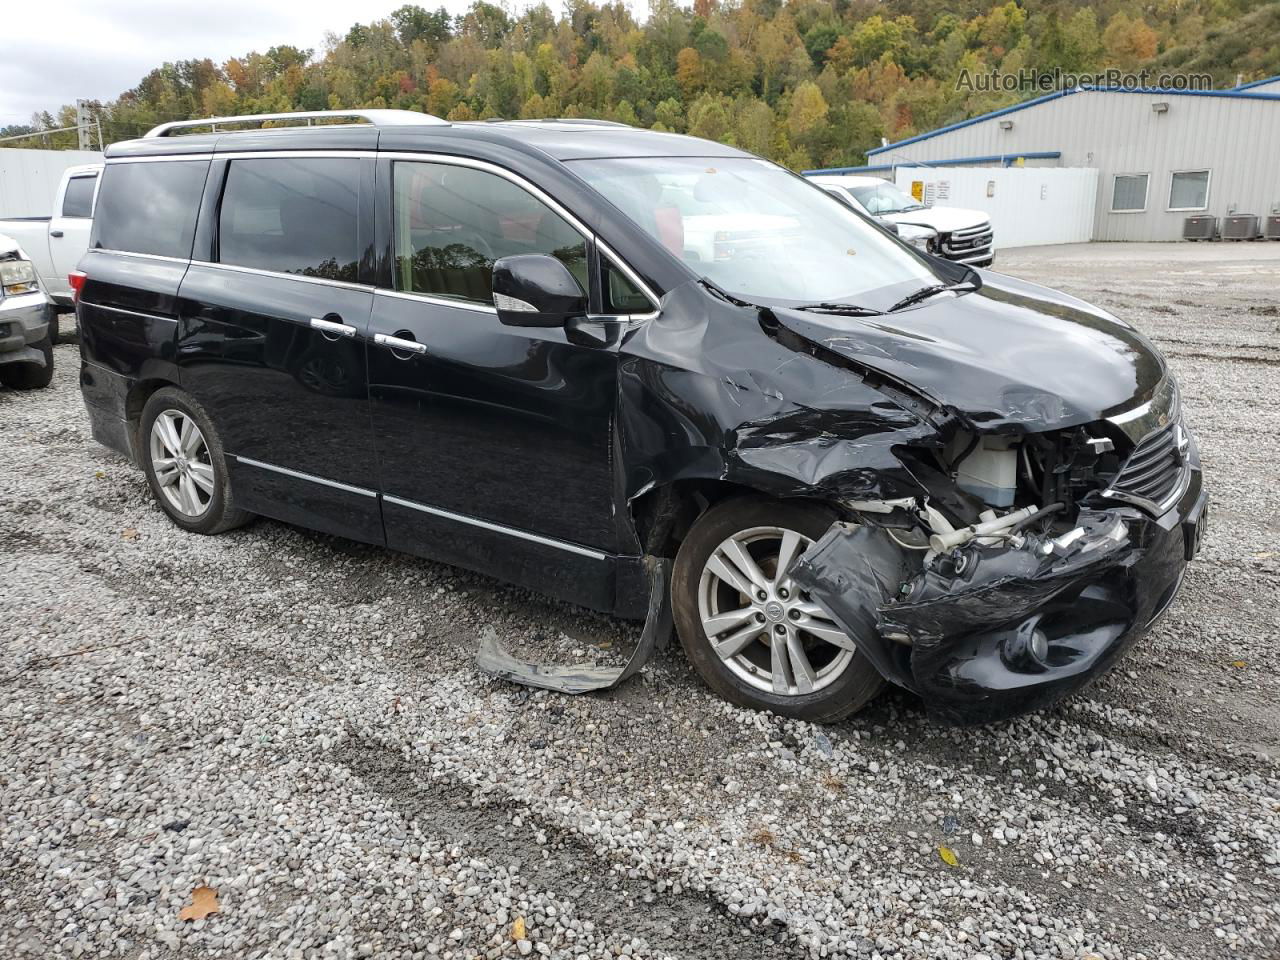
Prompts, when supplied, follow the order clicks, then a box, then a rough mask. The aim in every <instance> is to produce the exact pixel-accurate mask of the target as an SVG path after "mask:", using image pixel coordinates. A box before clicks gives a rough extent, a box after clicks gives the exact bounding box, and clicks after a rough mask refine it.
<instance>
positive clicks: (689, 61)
mask: <svg viewBox="0 0 1280 960" xmlns="http://www.w3.org/2000/svg"><path fill="white" fill-rule="evenodd" d="M676 82H677V83H678V84H680V89H681V90H682V91H683V92H684V95H685V97H686V98H692V97H693V95H694V94H695V93H697V92H698V91H699V90H701V89H702V84H703V76H702V55H701V54H699V53H698V51H697V50H695V49H693V47H685V48H684V49H683V50H681V51H680V52H679V53H678V54H676Z"/></svg>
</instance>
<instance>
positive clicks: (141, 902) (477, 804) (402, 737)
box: [0, 244, 1280, 960]
mask: <svg viewBox="0 0 1280 960" xmlns="http://www.w3.org/2000/svg"><path fill="white" fill-rule="evenodd" d="M999 266H1000V268H1001V269H1002V270H1005V271H1008V272H1010V273H1014V274H1017V275H1019V276H1024V277H1028V278H1030V279H1033V280H1038V281H1041V282H1045V283H1049V284H1051V285H1055V286H1060V287H1062V288H1065V289H1067V290H1069V291H1071V292H1074V293H1077V294H1079V295H1082V296H1084V297H1086V298H1090V299H1093V300H1096V301H1098V302H1100V303H1102V304H1104V305H1106V306H1107V307H1109V308H1111V309H1112V310H1114V312H1116V313H1117V314H1118V315H1120V316H1122V317H1124V318H1127V319H1130V320H1132V321H1134V322H1135V323H1136V324H1138V325H1139V326H1140V327H1142V328H1143V329H1145V330H1147V331H1148V332H1150V333H1152V334H1153V335H1154V336H1155V338H1156V340H1157V341H1158V343H1159V344H1160V346H1161V347H1162V348H1163V349H1164V350H1165V352H1166V354H1167V355H1168V356H1169V357H1170V359H1171V361H1172V363H1173V366H1174V367H1175V369H1176V370H1177V372H1178V374H1179V376H1180V377H1181V380H1182V384H1183V392H1184V398H1185V402H1186V405H1187V407H1188V408H1189V410H1190V418H1191V421H1192V423H1193V426H1194V427H1195V429H1196V430H1197V432H1198V434H1199V437H1200V441H1201V445H1202V449H1203V452H1204V458H1205V461H1206V469H1207V472H1208V474H1209V482H1210V483H1211V485H1212V491H1213V496H1214V510H1215V513H1214V517H1213V523H1214V526H1213V529H1212V531H1211V533H1210V536H1209V539H1208V542H1207V544H1206V546H1205V552H1204V554H1202V559H1201V560H1200V562H1198V563H1197V564H1195V565H1194V567H1193V568H1192V570H1191V573H1190V575H1189V578H1188V581H1187V584H1186V588H1185V590H1184V592H1183V594H1182V597H1181V599H1180V600H1179V602H1178V603H1177V604H1176V605H1175V606H1174V608H1173V610H1172V612H1171V613H1170V615H1169V616H1168V617H1167V618H1166V619H1165V620H1164V621H1163V622H1162V623H1161V624H1160V625H1159V626H1158V627H1157V629H1155V630H1154V631H1153V633H1151V634H1150V635H1148V636H1147V637H1146V638H1145V639H1144V640H1143V641H1141V642H1140V643H1139V644H1138V645H1137V646H1136V647H1135V649H1134V651H1133V653H1132V654H1131V656H1130V657H1129V659H1128V660H1127V661H1126V662H1125V663H1124V664H1122V665H1121V667H1120V669H1119V670H1117V671H1116V672H1114V673H1113V674H1112V675H1110V676H1108V677H1106V678H1104V679H1103V680H1101V681H1100V682H1098V683H1097V684H1096V685H1094V686H1093V687H1092V688H1091V689H1090V690H1089V691H1088V692H1086V693H1085V694H1082V695H1080V696H1077V697H1075V698H1074V699H1072V700H1070V701H1069V702H1067V703H1065V704H1063V705H1062V706H1061V707H1059V708H1058V709H1056V710H1054V711H1052V712H1050V713H1045V714H1041V715H1037V716H1034V717H1030V718H1024V719H1021V720H1018V721H1016V722H1010V723H1004V724H1000V725H996V726H992V727H986V728H980V729H971V730H961V731H957V730H952V729H948V728H944V727H940V726H938V725H936V724H934V723H932V722H930V721H928V720H926V719H925V718H924V716H923V713H922V711H921V708H920V706H919V704H918V702H917V701H915V700H914V699H913V698H911V697H909V696H907V695H905V694H900V693H890V694H887V695H886V696H884V697H883V698H882V699H880V700H879V701H877V703H876V704H875V705H873V706H872V707H871V708H870V709H869V710H868V711H866V712H865V713H864V714H862V715H860V716H858V717H855V718H853V719H852V720H850V721H847V722H845V723H842V724H840V725H838V726H835V727H830V728H826V729H820V728H816V727H813V726H811V725H808V724H803V723H796V722H790V721H780V720H778V719H776V718H773V717H771V716H768V715H763V714H753V713H749V712H746V711H743V710H739V709H737V708H734V707H730V706H728V705H726V704H724V703H722V702H720V701H718V700H717V699H715V698H714V697H713V696H711V695H710V694H709V693H708V692H707V691H705V690H704V689H703V688H702V687H701V685H700V684H699V683H698V682H697V680H696V679H695V677H694V676H693V674H692V672H691V671H690V670H689V668H688V667H687V666H686V664H685V663H684V661H683V659H682V657H681V656H680V654H679V653H678V648H673V649H671V650H669V651H668V652H667V653H666V654H664V655H663V656H662V657H661V658H660V659H659V660H658V661H657V662H656V663H654V664H653V665H651V666H650V667H649V668H647V669H646V670H645V672H644V674H643V676H642V677H641V678H637V679H635V680H632V681H631V682H630V683H628V684H627V685H625V686H624V687H623V688H622V689H621V690H619V691H617V692H616V693H614V694H611V695H607V696H595V697H583V698H577V699H574V698H566V697H561V696H557V695H552V694H545V693H531V692H529V691H526V690H523V689H520V688H517V687H514V686H512V685H509V684H506V683H501V682H497V681H493V680H490V679H488V678H486V677H484V676H482V675H481V674H479V673H478V672H477V671H476V670H475V668H474V667H473V665H472V653H473V650H474V647H475V645H476V642H477V639H478V637H479V635H480V633H481V632H482V631H483V630H484V629H485V628H486V627H489V626H492V627H493V628H494V629H496V630H497V631H498V633H499V635H500V636H501V637H503V638H504V639H505V640H507V641H508V642H510V643H512V644H514V645H516V647H517V649H522V650H523V651H524V652H526V653H536V654H537V655H539V656H541V657H544V658H546V657H548V656H550V655H551V654H548V651H549V650H551V651H554V655H555V656H563V657H565V658H568V657H571V656H572V655H573V653H574V652H575V651H576V652H577V653H578V654H579V655H580V656H581V655H591V656H596V657H599V658H605V659H607V658H609V657H616V656H618V655H619V653H620V652H625V650H626V649H627V647H628V645H629V644H630V643H632V642H633V641H634V639H635V637H636V636H637V635H638V632H639V629H638V625H634V624H626V623H621V622H616V621H612V620H609V619H607V618H603V617H599V616H595V615H591V614H588V613H585V612H583V611H580V610H577V609H574V608H570V607H567V606H564V605H559V604H556V603H553V602H549V601H547V600H544V599H541V598H539V597H536V596H532V595H530V594H528V593H527V592H524V591H521V590H517V589H513V588H511V587H507V586H505V585H501V584H497V583H495V582H494V581H491V580H489V579H487V578H484V577H480V576H475V575H472V574H468V573H464V572H460V571H456V570H453V569H450V568H447V567H443V566H440V565H436V564H432V563H427V562H425V561H419V560H415V559H412V558H408V557H403V556H398V555H394V554H391V553H388V552H385V551H381V550H377V549H374V548H370V547H365V546H361V545H357V544H353V543H349V542H346V541H341V540H338V539H335V538H331V537H326V536H320V535H317V534H312V533H308V532H306V531H303V530H298V529H294V528H290V527H287V526H284V525H282V524H278V523H275V522H271V521H265V520H262V521H258V522H257V523H255V524H253V525H251V526H250V527H248V528H245V529H243V530H239V531H236V532H234V533H231V534H228V535H225V536H222V537H216V538H202V537H198V536H191V535H186V534H184V533H182V532H180V531H178V530H177V529H176V528H175V527H173V526H172V525H171V524H170V523H169V522H168V521H167V520H166V519H165V517H164V516H163V514H162V513H161V512H160V510H159V509H158V508H157V507H156V506H154V505H153V503H152V502H151V500H150V498H149V496H148V495H147V492H146V487H145V483H144V481H143V478H142V475H141V474H140V473H137V472H135V471H134V470H133V469H132V468H130V467H129V466H128V465H127V464H126V463H124V462H122V461H121V460H119V459H117V458H114V457H113V456H112V455H111V454H109V453H108V452H107V451H106V450H104V449H103V448H100V447H98V446H96V445H95V444H93V443H92V442H91V440H90V438H89V433H88V426H87V423H86V419H85V416H84V413H83V410H82V406H81V400H80V394H79V391H78V387H77V365H78V357H77V348H76V347H75V346H74V345H63V346H60V347H58V348H57V361H58V364H59V368H58V373H57V377H56V380H55V384H54V386H53V387H52V388H50V389H49V390H45V391H37V392H33V393H29V394H16V393H12V392H0V582H3V584H4V588H3V591H0V641H2V642H3V648H2V649H3V651H4V653H5V663H4V665H3V666H0V743H2V747H3V749H2V750H0V807H2V809H3V819H2V821H0V956H3V957H5V958H8V957H15V956H17V957H21V956H29V957H50V956H73V957H74V956H86V957H128V958H146V957H167V956H170V955H171V953H172V952H175V951H176V952H177V953H178V954H179V955H182V956H221V957H281V958H303V957H307V958H310V957H322V958H343V957H370V956H372V957H405V958H408V957H440V958H459V960H461V958H473V957H487V958H495V957H518V956H522V955H533V956H535V957H536V956H538V955H547V956H557V957H558V956H572V955H583V956H590V957H609V956H618V955H624V956H632V957H637V958H651V957H653V958H657V957H673V958H675V957H678V958H704V957H705V958H716V960H721V958H734V960H736V958H748V957H749V958H756V957H761V958H801V957H812V956H852V957H882V958H890V957H902V958H925V957H931V958H932V957H938V958H943V957H945V958H965V960H974V958H979V957H984V956H985V957H987V958H992V960H994V958H1013V957H1016V958H1036V957H1046V958H1048V957H1051V958H1078V957H1084V956H1088V955H1090V954H1096V955H1098V956H1100V957H1106V958H1126V960H1137V958H1155V957H1168V958H1178V960H1184V958H1192V957H1195V958H1201V957H1204V958H1208V957H1233V958H1236V957H1239V958H1259V960H1262V958H1275V957H1277V956H1280V770H1278V766H1277V764H1278V761H1280V696H1278V694H1280V681H1278V680H1277V670H1276V667H1277V659H1278V653H1280V613H1278V612H1277V611H1280V547H1277V546H1276V540H1277V537H1280V493H1278V492H1277V491H1278V489H1280V487H1278V483H1280V467H1277V463H1280V390H1278V389H1277V387H1280V376H1278V373H1280V366H1278V365H1280V349H1277V341H1278V336H1277V334H1278V331H1280V306H1277V302H1278V298H1277V291H1278V290H1280V244H1272V245H1263V244H1248V245H1227V244H1222V245H1214V246H1212V247H1201V246H1191V245H1176V246H1175V245H1168V246H1157V245H1111V246H1099V247H1083V248H1059V249H1042V250H1039V251H1034V250H1026V251H1020V252H1013V253H1011V254H1008V255H1006V256H1004V257H1003V258H1002V259H1001V261H1000V264H999ZM66 326H70V324H69V323H67V324H66ZM943 845H945V847H946V848H947V849H948V850H950V851H953V852H954V855H955V857H956V858H957V861H958V865H955V866H952V865H948V863H946V862H944V860H943V859H942V856H941V854H940V852H939V847H940V846H943ZM199 886H208V887H211V888H213V889H215V890H216V891H217V896H218V900H219V903H220V912H219V913H216V914H213V915H211V916H209V917H207V918H205V919H200V920H194V921H184V920H182V919H180V918H179V911H180V910H181V909H182V908H183V907H184V905H186V904H187V903H189V902H190V901H191V896H192V892H193V890H194V888H196V887H199ZM520 927H523V934H524V936H523V937H522V938H519V939H517V938H516V937H513V933H515V934H519V933H521V932H522V931H521V930H520V929H518V928H520Z"/></svg>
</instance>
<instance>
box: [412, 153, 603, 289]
mask: <svg viewBox="0 0 1280 960" xmlns="http://www.w3.org/2000/svg"><path fill="white" fill-rule="evenodd" d="M392 182H393V184H394V186H395V203H394V212H393V216H394V220H395V258H396V261H395V262H396V289H397V290H408V291H411V292H413V293H425V294H430V295H431V296H435V297H445V298H448V299H452V300H463V301H470V302H473V303H486V304H491V303H493V263H494V261H495V260H500V259H502V258H503V257H510V256H515V255H516V254H522V253H542V254H547V255H549V256H552V257H555V258H556V259H558V260H559V261H560V262H561V263H563V264H564V265H565V266H566V267H568V268H569V272H570V273H572V274H573V276H574V277H575V279H577V281H578V284H579V285H580V286H581V287H582V288H583V289H584V290H586V289H587V286H588V281H587V245H586V241H584V240H583V239H582V236H581V234H579V233H578V232H577V231H576V230H575V229H574V228H573V227H571V226H569V224H568V223H566V222H565V220H564V218H562V217H561V216H560V215H559V214H557V213H556V212H555V211H553V210H552V209H551V208H549V207H548V206H547V205H546V204H544V203H543V202H542V201H541V200H539V199H538V198H537V197H535V196H534V195H533V194H531V193H529V192H528V191H527V190H525V189H523V188H522V187H519V186H517V185H516V184H514V183H512V182H511V181H510V180H507V179H505V178H504V177H500V176H498V175H496V174H493V173H488V172H486V171H484V170H474V169H472V168H470V167H462V166H455V165H453V164H444V163H420V162H403V163H397V164H396V165H395V169H394V172H393V174H392Z"/></svg>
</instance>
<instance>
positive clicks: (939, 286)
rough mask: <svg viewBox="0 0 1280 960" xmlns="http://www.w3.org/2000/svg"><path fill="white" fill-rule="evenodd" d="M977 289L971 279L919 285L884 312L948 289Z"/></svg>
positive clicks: (909, 304)
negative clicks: (913, 291)
mask: <svg viewBox="0 0 1280 960" xmlns="http://www.w3.org/2000/svg"><path fill="white" fill-rule="evenodd" d="M977 289H978V285H977V284H976V283H974V282H973V281H972V280H961V281H960V282H959V283H935V284H932V285H931V286H928V287H921V288H920V289H919V290H917V291H916V292H915V293H908V294H907V295H906V296H905V297H903V298H902V299H901V300H899V301H898V302H897V303H895V304H894V305H893V306H892V307H890V308H889V309H888V311H886V312H888V313H893V312H894V311H895V310H901V309H902V308H903V307H909V306H911V305H912V304H913V303H919V302H920V301H921V300H928V299H929V298H930V297H936V296H937V295H938V294H940V293H946V292H947V291H949V290H977Z"/></svg>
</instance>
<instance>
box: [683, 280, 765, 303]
mask: <svg viewBox="0 0 1280 960" xmlns="http://www.w3.org/2000/svg"><path fill="white" fill-rule="evenodd" d="M698 282H699V283H700V284H702V285H703V286H704V287H706V288H707V289H708V290H710V291H711V292H712V293H714V294H715V295H716V296H717V297H719V298H720V299H721V300H723V301H725V302H726V303H732V304H733V305H734V306H735V307H752V308H754V309H756V310H759V309H760V304H758V303H752V302H751V301H750V300H743V299H742V298H741V297H735V296H734V295H733V294H732V293H730V292H729V291H728V290H726V289H725V288H724V287H722V286H720V284H718V283H716V282H715V281H714V280H712V279H711V278H710V277H700V278H699V279H698Z"/></svg>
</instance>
